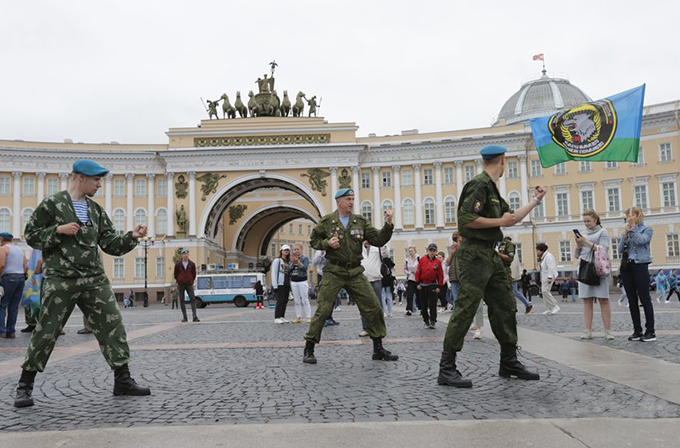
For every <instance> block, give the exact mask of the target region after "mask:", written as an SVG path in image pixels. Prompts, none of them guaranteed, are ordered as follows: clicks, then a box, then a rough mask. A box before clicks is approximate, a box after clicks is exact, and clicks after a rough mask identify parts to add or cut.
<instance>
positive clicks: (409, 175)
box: [401, 170, 413, 187]
mask: <svg viewBox="0 0 680 448" xmlns="http://www.w3.org/2000/svg"><path fill="white" fill-rule="evenodd" d="M401 182H402V184H403V185H404V186H405V187H411V186H413V171H411V170H403V171H402V172H401Z"/></svg>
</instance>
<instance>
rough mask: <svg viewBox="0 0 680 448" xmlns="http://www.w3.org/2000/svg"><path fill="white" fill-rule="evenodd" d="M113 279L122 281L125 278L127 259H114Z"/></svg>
mask: <svg viewBox="0 0 680 448" xmlns="http://www.w3.org/2000/svg"><path fill="white" fill-rule="evenodd" d="M113 278H114V279H116V280H122V279H124V278H125V259H124V258H114V259H113Z"/></svg>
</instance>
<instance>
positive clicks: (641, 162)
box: [637, 146, 645, 165]
mask: <svg viewBox="0 0 680 448" xmlns="http://www.w3.org/2000/svg"><path fill="white" fill-rule="evenodd" d="M637 164H638V165H644V164H645V150H644V148H643V147H642V146H640V149H638V161H637Z"/></svg>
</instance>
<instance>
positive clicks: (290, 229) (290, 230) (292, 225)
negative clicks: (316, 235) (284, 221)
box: [288, 224, 295, 235]
mask: <svg viewBox="0 0 680 448" xmlns="http://www.w3.org/2000/svg"><path fill="white" fill-rule="evenodd" d="M294 227H295V225H294V224H290V225H289V226H288V233H290V234H291V235H292V234H293V232H294V230H293V228H294Z"/></svg>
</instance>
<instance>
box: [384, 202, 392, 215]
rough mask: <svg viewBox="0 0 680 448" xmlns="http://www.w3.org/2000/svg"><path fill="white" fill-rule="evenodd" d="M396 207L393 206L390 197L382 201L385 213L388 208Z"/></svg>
mask: <svg viewBox="0 0 680 448" xmlns="http://www.w3.org/2000/svg"><path fill="white" fill-rule="evenodd" d="M393 208H394V207H393V206H392V201H390V200H389V199H385V200H384V201H383V203H382V211H383V214H384V213H385V211H386V210H392V209H393Z"/></svg>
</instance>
